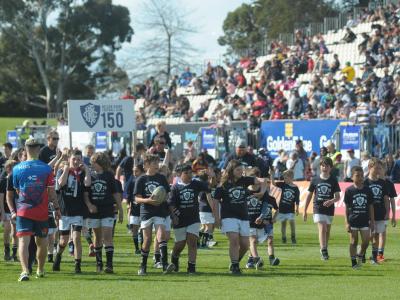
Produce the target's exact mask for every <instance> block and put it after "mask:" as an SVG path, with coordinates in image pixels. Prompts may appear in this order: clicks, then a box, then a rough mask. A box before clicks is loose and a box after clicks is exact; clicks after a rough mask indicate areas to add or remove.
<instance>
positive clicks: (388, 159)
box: [385, 153, 394, 179]
mask: <svg viewBox="0 0 400 300" xmlns="http://www.w3.org/2000/svg"><path fill="white" fill-rule="evenodd" d="M385 167H386V178H388V179H390V178H391V174H392V170H393V167H394V159H393V154H392V153H388V154H386V156H385Z"/></svg>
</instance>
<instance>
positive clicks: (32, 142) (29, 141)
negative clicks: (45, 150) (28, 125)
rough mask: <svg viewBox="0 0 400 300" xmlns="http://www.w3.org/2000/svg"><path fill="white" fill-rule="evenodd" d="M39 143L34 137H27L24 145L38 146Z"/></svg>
mask: <svg viewBox="0 0 400 300" xmlns="http://www.w3.org/2000/svg"><path fill="white" fill-rule="evenodd" d="M39 145H40V143H39V142H38V141H37V140H36V139H34V138H29V139H27V140H26V142H25V146H27V147H35V146H39Z"/></svg>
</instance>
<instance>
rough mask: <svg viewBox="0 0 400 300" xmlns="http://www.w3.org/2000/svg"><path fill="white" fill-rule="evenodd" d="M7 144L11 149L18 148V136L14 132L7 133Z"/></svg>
mask: <svg viewBox="0 0 400 300" xmlns="http://www.w3.org/2000/svg"><path fill="white" fill-rule="evenodd" d="M7 142H9V143H11V145H12V146H13V149H16V148H18V134H17V131H16V130H9V131H7Z"/></svg>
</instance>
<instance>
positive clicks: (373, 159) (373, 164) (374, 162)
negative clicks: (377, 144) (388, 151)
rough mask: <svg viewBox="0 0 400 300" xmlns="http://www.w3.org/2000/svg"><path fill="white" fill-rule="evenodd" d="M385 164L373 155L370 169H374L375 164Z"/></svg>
mask: <svg viewBox="0 0 400 300" xmlns="http://www.w3.org/2000/svg"><path fill="white" fill-rule="evenodd" d="M378 165H379V166H381V167H382V166H383V162H382V161H381V160H379V159H377V158H376V157H372V158H371V159H370V160H369V162H368V169H372V168H373V167H375V166H378Z"/></svg>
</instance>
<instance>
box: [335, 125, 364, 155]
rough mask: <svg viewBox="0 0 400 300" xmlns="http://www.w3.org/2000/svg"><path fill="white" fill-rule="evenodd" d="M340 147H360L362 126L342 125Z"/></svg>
mask: <svg viewBox="0 0 400 300" xmlns="http://www.w3.org/2000/svg"><path fill="white" fill-rule="evenodd" d="M340 149H342V150H348V149H353V150H359V149H360V126H341V127H340Z"/></svg>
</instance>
